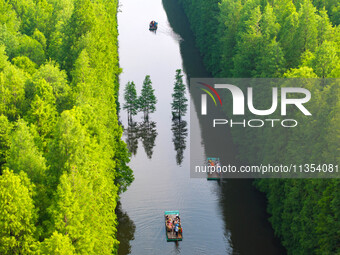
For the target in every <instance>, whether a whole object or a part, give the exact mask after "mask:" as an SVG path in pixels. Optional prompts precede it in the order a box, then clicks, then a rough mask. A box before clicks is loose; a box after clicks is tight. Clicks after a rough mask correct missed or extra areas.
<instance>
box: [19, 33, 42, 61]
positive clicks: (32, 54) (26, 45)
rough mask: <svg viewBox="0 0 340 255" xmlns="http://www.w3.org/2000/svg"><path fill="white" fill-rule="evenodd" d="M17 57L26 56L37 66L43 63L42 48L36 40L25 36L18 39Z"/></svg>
mask: <svg viewBox="0 0 340 255" xmlns="http://www.w3.org/2000/svg"><path fill="white" fill-rule="evenodd" d="M17 55H19V56H26V57H28V58H29V59H30V60H32V61H33V62H34V63H36V64H37V65H41V64H42V63H43V62H44V61H45V52H44V48H43V46H42V45H41V44H40V43H39V42H38V41H37V40H35V39H33V38H32V37H30V36H27V35H23V36H22V37H20V38H19V46H18V51H17Z"/></svg>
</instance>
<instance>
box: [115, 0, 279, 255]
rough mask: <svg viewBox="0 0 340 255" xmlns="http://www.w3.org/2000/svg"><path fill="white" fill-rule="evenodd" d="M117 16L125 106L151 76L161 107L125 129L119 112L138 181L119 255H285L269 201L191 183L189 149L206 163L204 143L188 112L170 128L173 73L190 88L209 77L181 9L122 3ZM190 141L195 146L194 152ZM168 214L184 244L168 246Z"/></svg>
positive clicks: (124, 198) (248, 191) (250, 192)
mask: <svg viewBox="0 0 340 255" xmlns="http://www.w3.org/2000/svg"><path fill="white" fill-rule="evenodd" d="M119 9H120V12H119V15H118V24H119V56H120V65H121V67H122V68H123V73H122V74H121V75H120V83H121V93H120V97H119V101H120V104H121V105H123V103H124V99H123V91H124V87H125V84H126V83H127V82H128V81H134V82H135V84H136V88H137V92H138V93H140V90H141V88H142V83H143V80H144V78H145V76H146V75H150V77H151V80H152V82H153V87H154V89H155V95H156V97H157V100H158V102H157V105H156V112H155V113H153V114H151V115H150V120H149V121H148V122H144V121H143V116H142V114H138V115H137V116H134V117H133V123H132V124H130V125H128V121H127V113H126V112H125V111H124V110H121V112H120V119H121V122H122V124H123V126H124V128H125V131H124V136H123V139H124V140H125V141H127V143H128V145H129V148H130V150H131V152H132V157H131V162H130V163H129V165H130V167H131V168H132V169H133V171H134V175H135V180H134V182H133V183H132V185H131V186H130V187H129V188H128V191H126V192H125V193H123V194H122V195H121V199H120V205H119V208H118V209H117V214H118V218H119V226H118V240H119V241H120V242H121V244H120V248H119V255H125V254H136V255H137V254H138V255H144V254H145V255H152V254H155V255H163V254H184V255H190V254H193V255H198V254H211V255H215V254H254V255H256V254H261V255H266V254H271V255H273V254H274V255H275V254H285V251H284V249H283V248H282V246H281V245H280V243H279V241H278V240H277V239H276V238H275V237H274V233H273V230H272V228H271V226H270V224H269V222H268V215H267V214H266V211H265V207H266V203H265V199H264V197H263V195H262V194H260V193H259V192H258V191H257V190H256V189H255V188H254V187H253V186H252V182H251V180H223V181H221V182H217V181H207V180H206V179H198V178H197V179H194V178H190V172H189V165H190V162H189V157H190V156H189V155H190V153H189V152H190V146H197V147H198V148H200V149H199V150H198V151H199V152H200V153H199V155H198V156H199V157H202V159H203V158H204V157H205V154H204V151H205V149H204V148H205V143H206V142H207V141H206V139H205V138H204V137H202V135H201V134H202V132H201V130H200V128H199V125H197V126H198V128H197V129H195V132H193V133H192V134H189V131H190V129H189V127H188V125H189V124H191V125H193V123H192V122H197V123H198V120H197V117H195V116H191V123H189V122H190V121H189V120H190V117H189V112H188V113H187V116H185V117H184V121H183V122H181V123H176V122H174V121H172V115H171V101H172V97H171V93H172V91H173V84H174V77H175V71H176V69H182V70H184V74H185V77H184V78H185V79H184V80H185V81H186V84H188V78H189V77H209V76H210V74H209V73H208V72H207V71H206V70H205V68H204V66H203V63H202V59H201V56H200V54H199V51H198V50H197V48H196V47H195V42H194V37H193V35H192V32H191V30H190V28H189V24H188V21H187V19H186V17H185V15H184V13H183V10H182V9H181V8H180V6H179V5H178V3H177V2H176V1H175V0H163V2H162V1H161V0H145V1H141V0H134V1H132V0H121V1H120V7H119ZM151 20H156V21H157V22H158V24H159V29H158V30H157V32H156V33H154V32H150V31H149V30H148V24H149V22H150V21H151ZM187 97H190V95H189V91H187ZM191 107H193V103H191ZM189 137H191V138H190V139H191V140H192V141H197V143H194V144H191V145H190V141H189ZM229 141H230V142H229V145H228V147H229V149H230V151H231V152H232V153H230V155H231V157H235V155H234V154H235V152H234V150H233V145H232V141H231V138H230V137H229ZM165 210H180V213H181V219H182V225H183V241H181V242H178V243H174V242H167V241H166V237H165V229H164V228H165V227H164V221H163V214H164V211H165Z"/></svg>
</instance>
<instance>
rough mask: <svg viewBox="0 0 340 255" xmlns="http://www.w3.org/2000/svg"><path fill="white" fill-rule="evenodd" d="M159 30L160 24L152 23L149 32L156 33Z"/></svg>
mask: <svg viewBox="0 0 340 255" xmlns="http://www.w3.org/2000/svg"><path fill="white" fill-rule="evenodd" d="M157 28H158V23H157V22H156V21H151V22H150V25H149V30H151V31H156V30H157Z"/></svg>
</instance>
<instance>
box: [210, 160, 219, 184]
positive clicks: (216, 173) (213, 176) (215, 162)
mask: <svg viewBox="0 0 340 255" xmlns="http://www.w3.org/2000/svg"><path fill="white" fill-rule="evenodd" d="M219 164H220V159H219V158H207V165H208V171H207V175H208V176H207V179H208V180H219V179H221V172H220V170H218V169H217V166H218V165H219ZM209 166H210V167H209ZM212 166H214V168H212ZM212 169H214V171H211V170H212Z"/></svg>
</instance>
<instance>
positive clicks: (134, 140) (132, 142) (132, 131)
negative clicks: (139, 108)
mask: <svg viewBox="0 0 340 255" xmlns="http://www.w3.org/2000/svg"><path fill="white" fill-rule="evenodd" d="M125 133H126V145H127V147H128V149H129V151H130V152H131V153H132V155H136V153H137V149H138V123H137V122H134V121H129V123H128V128H127V129H126V130H125Z"/></svg>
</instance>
